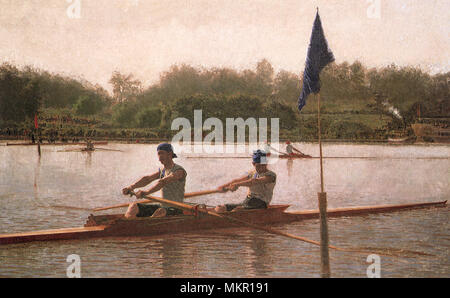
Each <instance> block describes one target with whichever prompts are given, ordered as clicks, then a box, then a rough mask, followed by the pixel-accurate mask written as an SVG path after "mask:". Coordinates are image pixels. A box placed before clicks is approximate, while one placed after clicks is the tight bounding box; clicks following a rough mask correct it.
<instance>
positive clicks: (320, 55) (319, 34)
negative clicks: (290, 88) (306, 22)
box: [298, 12, 334, 111]
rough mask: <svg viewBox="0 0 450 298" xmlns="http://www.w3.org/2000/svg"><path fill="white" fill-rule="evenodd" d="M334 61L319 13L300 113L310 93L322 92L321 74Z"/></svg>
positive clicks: (309, 56)
mask: <svg viewBox="0 0 450 298" xmlns="http://www.w3.org/2000/svg"><path fill="white" fill-rule="evenodd" d="M333 61H334V56H333V53H332V52H331V50H330V49H329V48H328V43H327V40H326V39H325V35H324V34H323V29H322V23H321V21H320V16H319V12H317V14H316V19H315V20H314V26H313V29H312V33H311V40H310V42H309V48H308V55H307V57H306V65H305V71H304V73H303V90H302V93H301V94H300V97H299V99H298V110H299V111H300V110H301V109H302V108H303V107H304V106H305V104H306V98H307V97H308V95H309V94H310V93H318V92H319V91H320V79H319V74H320V72H321V71H322V69H323V68H324V67H325V66H326V65H327V64H328V63H330V62H333Z"/></svg>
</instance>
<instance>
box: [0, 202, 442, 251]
mask: <svg viewBox="0 0 450 298" xmlns="http://www.w3.org/2000/svg"><path fill="white" fill-rule="evenodd" d="M446 204H447V201H442V202H431V203H414V204H402V205H383V206H364V207H348V208H337V209H330V210H328V211H327V213H328V217H340V216H358V215H366V214H374V213H384V212H394V211H401V210H409V209H417V208H429V207H445V206H446ZM288 207H289V205H271V206H269V208H267V209H253V210H239V211H236V212H227V213H222V214H224V215H226V216H227V217H231V218H234V219H238V220H242V221H246V222H248V223H251V224H253V225H271V224H283V223H291V222H295V221H301V220H305V219H315V218H319V211H318V210H305V211H297V212H286V209H287V208H288ZM230 227H236V225H235V224H232V223H230V222H229V221H228V220H226V219H224V218H217V217H213V216H209V215H203V214H202V213H199V214H197V215H195V214H193V213H192V212H191V213H190V212H185V214H184V215H179V216H168V217H162V218H152V217H145V218H138V219H133V220H129V219H125V218H124V216H123V214H113V215H92V214H91V215H90V216H89V218H88V220H87V222H86V224H85V226H84V227H78V228H67V229H55V230H44V231H36V232H25V233H14V234H3V235H0V244H12V243H21V242H32V241H50V240H63V239H66V240H67V239H86V238H103V237H122V236H123V237H128V236H154V235H163V234H177V233H186V232H192V231H199V230H207V229H221V228H230Z"/></svg>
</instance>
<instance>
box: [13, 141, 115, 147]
mask: <svg viewBox="0 0 450 298" xmlns="http://www.w3.org/2000/svg"><path fill="white" fill-rule="evenodd" d="M37 144H38V143H31V142H29V143H6V146H32V145H37ZM92 144H94V145H107V144H108V141H99V142H93V143H92ZM39 145H41V146H46V145H53V146H61V145H86V143H69V142H64V143H63V142H60V143H39Z"/></svg>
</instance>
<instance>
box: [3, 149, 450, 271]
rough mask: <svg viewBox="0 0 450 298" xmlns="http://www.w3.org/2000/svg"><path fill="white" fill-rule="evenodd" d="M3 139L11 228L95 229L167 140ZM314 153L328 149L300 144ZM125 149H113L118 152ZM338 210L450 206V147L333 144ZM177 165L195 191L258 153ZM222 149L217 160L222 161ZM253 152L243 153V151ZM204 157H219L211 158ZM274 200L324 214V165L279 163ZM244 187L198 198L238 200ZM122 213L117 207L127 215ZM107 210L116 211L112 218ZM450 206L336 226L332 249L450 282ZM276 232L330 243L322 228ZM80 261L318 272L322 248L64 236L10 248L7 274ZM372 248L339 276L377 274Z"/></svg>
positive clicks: (89, 265)
mask: <svg viewBox="0 0 450 298" xmlns="http://www.w3.org/2000/svg"><path fill="white" fill-rule="evenodd" d="M1 145H4V144H0V160H1V163H0V208H1V213H0V233H12V232H22V231H33V230H42V229H51V228H64V227H77V226H82V225H84V223H85V221H86V218H87V217H88V215H89V214H90V213H91V212H90V211H89V210H88V209H90V208H95V207H104V206H110V205H114V204H120V203H125V202H131V201H132V198H130V197H125V196H123V195H121V189H122V188H123V187H124V186H128V185H130V184H131V183H133V182H135V181H136V180H137V179H139V178H140V177H142V176H143V175H146V174H149V173H153V172H154V171H156V170H157V168H158V167H159V166H160V164H159V162H158V159H157V156H156V145H150V144H109V145H102V146H99V147H102V148H105V149H109V150H102V151H95V152H92V153H87V152H76V151H68V149H69V148H76V146H42V147H41V151H42V156H41V157H40V158H39V157H38V154H37V148H36V147H35V146H1ZM295 145H296V147H297V148H299V149H301V150H302V151H303V152H306V153H308V154H311V155H312V156H318V155H319V149H318V145H317V144H312V143H300V144H295ZM112 149H114V150H121V151H110V150H112ZM323 154H324V156H326V157H330V158H325V159H324V182H325V191H326V192H327V197H328V207H329V208H337V207H347V206H366V205H381V204H402V203H414V202H433V201H442V200H448V199H449V197H450V186H449V181H450V171H449V169H450V147H449V146H445V145H407V146H398V145H381V144H380V145H356V144H332V143H326V144H324V145H323ZM179 155H180V156H179V158H178V159H176V160H175V161H176V162H177V163H179V164H181V165H182V166H183V167H184V168H185V169H186V170H187V172H188V177H187V185H186V192H193V191H200V190H207V189H212V188H215V187H217V186H218V185H220V184H223V183H225V182H227V181H228V180H230V179H233V178H236V177H239V176H242V175H243V174H245V172H246V171H247V170H249V169H251V168H252V165H251V160H250V158H248V159H247V158H223V159H218V158H192V157H194V156H197V155H196V154H194V153H191V154H187V153H186V154H179ZM218 155H219V154H214V156H218ZM240 155H241V156H242V154H240ZM202 156H208V155H206V154H202ZM269 167H270V168H271V169H272V170H273V171H275V172H276V173H277V175H278V178H277V185H276V188H275V190H274V198H273V200H272V203H273V204H290V205H291V207H290V208H289V211H291V210H292V211H294V210H302V209H316V208H317V204H318V203H317V192H318V191H319V190H320V166H319V160H318V159H316V158H313V159H303V160H299V159H297V160H278V161H277V162H276V163H274V164H271V165H270V166H269ZM245 193H246V192H245V189H239V190H238V191H236V192H234V193H225V194H215V195H208V196H204V197H198V198H195V199H191V200H190V201H195V202H199V203H205V204H207V205H217V204H220V203H224V202H239V201H241V200H242V199H243V197H244V196H245ZM123 211H124V210H123V209H116V210H114V211H109V212H110V213H111V212H113V213H117V212H123ZM104 213H107V212H106V211H105V212H104ZM448 214H449V213H448V207H445V208H432V209H421V210H412V211H405V212H395V213H386V214H376V215H366V216H360V217H346V218H334V219H329V234H330V244H333V245H335V246H340V247H344V248H345V247H347V248H349V247H372V248H376V249H386V248H395V249H407V250H413V251H417V252H423V253H427V254H430V256H422V255H408V256H402V257H399V256H384V255H382V256H380V273H381V277H450V268H449V264H450V262H449V261H450V260H449V256H450V254H449V247H450V232H449V223H448ZM274 228H276V229H278V230H281V231H285V232H288V233H291V234H295V235H299V236H303V237H307V238H310V239H314V240H319V239H320V238H319V228H320V226H319V221H318V220H305V221H302V222H297V223H292V224H289V225H286V224H285V225H277V226H275V227H274ZM71 254H77V255H79V256H80V260H81V267H80V268H81V274H82V277H224V278H227V277H263V278H264V277H319V276H320V255H319V248H318V247H316V246H313V245H311V244H308V243H304V242H300V241H296V240H292V239H289V238H283V237H281V236H277V235H272V234H267V233H265V232H262V231H255V230H251V229H247V228H244V229H242V228H239V229H237V228H230V229H227V230H221V231H215V230H214V231H202V232H199V233H190V234H177V235H170V236H163V237H161V236H160V237H133V238H131V237H130V238H123V237H122V238H108V239H94V240H65V241H53V242H34V243H25V244H13V245H5V246H0V277H65V276H66V270H67V267H68V266H69V264H70V263H68V262H67V256H69V255H71ZM367 255H369V253H367V254H366V255H364V254H355V253H348V252H339V251H333V250H331V251H330V258H331V272H332V277H366V276H367V275H366V271H367V268H368V266H369V265H370V264H371V263H368V262H367V260H366V259H367Z"/></svg>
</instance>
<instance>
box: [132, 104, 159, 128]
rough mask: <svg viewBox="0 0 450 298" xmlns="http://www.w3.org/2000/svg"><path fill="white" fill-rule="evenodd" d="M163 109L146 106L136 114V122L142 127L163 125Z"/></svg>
mask: <svg viewBox="0 0 450 298" xmlns="http://www.w3.org/2000/svg"><path fill="white" fill-rule="evenodd" d="M161 117H162V114H161V110H160V109H158V108H150V107H149V108H146V109H144V110H140V111H139V112H138V113H137V114H136V122H137V125H138V126H139V127H142V128H154V127H159V126H160V125H161Z"/></svg>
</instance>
